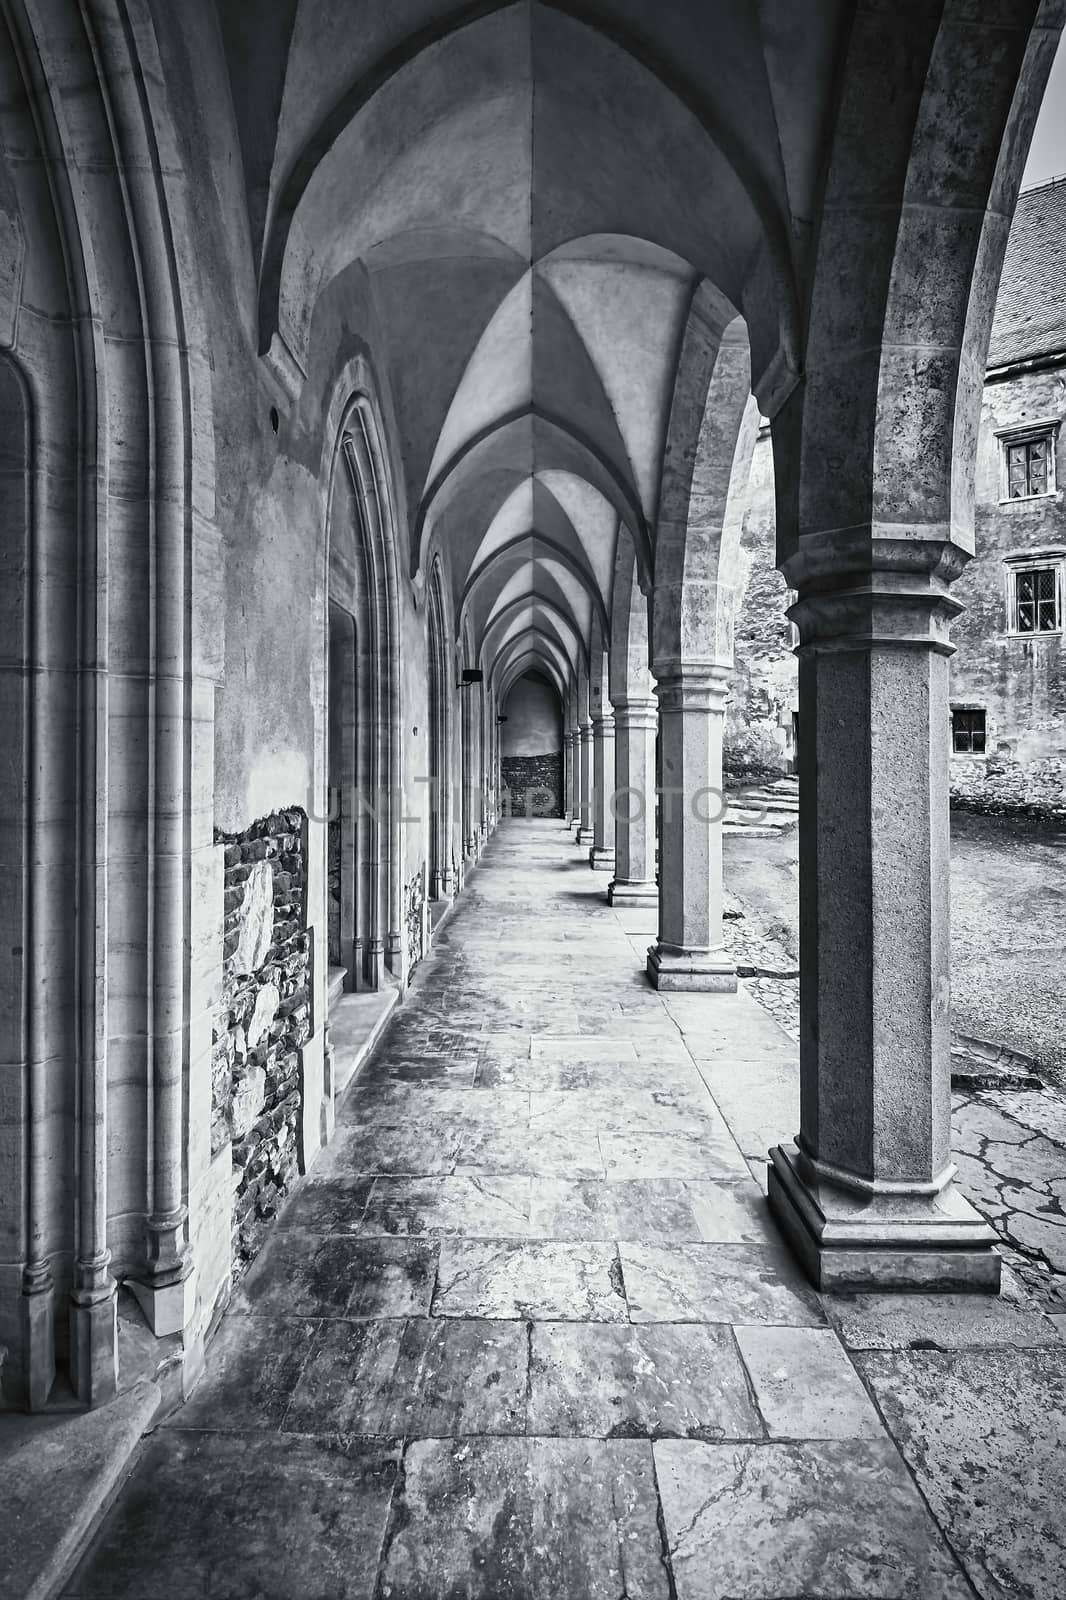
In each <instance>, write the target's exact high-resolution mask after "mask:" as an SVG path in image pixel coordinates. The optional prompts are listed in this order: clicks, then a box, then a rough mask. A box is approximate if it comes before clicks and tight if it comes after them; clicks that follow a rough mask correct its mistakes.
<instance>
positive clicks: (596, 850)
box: [589, 712, 614, 872]
mask: <svg viewBox="0 0 1066 1600" xmlns="http://www.w3.org/2000/svg"><path fill="white" fill-rule="evenodd" d="M613 802H614V717H613V716H611V714H610V712H607V713H605V715H603V716H602V717H594V718H593V720H592V848H591V849H590V851H589V866H590V867H591V868H592V869H593V871H594V872H613V871H614V804H613Z"/></svg>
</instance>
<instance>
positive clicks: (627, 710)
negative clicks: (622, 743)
mask: <svg viewBox="0 0 1066 1600" xmlns="http://www.w3.org/2000/svg"><path fill="white" fill-rule="evenodd" d="M612 704H613V706H614V725H615V728H616V729H620V728H633V729H644V730H645V731H647V732H654V730H655V727H656V724H657V723H658V720H659V702H658V701H657V700H656V699H654V698H650V699H647V700H644V699H641V700H637V699H633V700H630V699H624V700H615V701H613V702H612Z"/></svg>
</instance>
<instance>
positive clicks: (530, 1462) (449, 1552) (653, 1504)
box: [381, 1439, 672, 1600]
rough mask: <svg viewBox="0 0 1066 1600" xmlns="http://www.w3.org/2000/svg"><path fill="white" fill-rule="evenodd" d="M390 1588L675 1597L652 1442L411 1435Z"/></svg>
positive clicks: (489, 1598)
mask: <svg viewBox="0 0 1066 1600" xmlns="http://www.w3.org/2000/svg"><path fill="white" fill-rule="evenodd" d="M381 1594H382V1595H383V1596H395V1597H396V1600H400V1597H402V1600H441V1597H442V1596H444V1595H455V1596H457V1597H458V1596H460V1595H461V1596H462V1597H463V1600H504V1597H505V1596H506V1597H508V1600H511V1597H513V1600H518V1597H520V1596H521V1597H529V1600H533V1597H536V1600H564V1597H565V1600H578V1597H580V1600H619V1597H620V1596H622V1595H624V1596H626V1600H672V1596H671V1588H670V1580H669V1575H668V1573H667V1569H666V1567H665V1565H664V1562H663V1555H662V1545H661V1541H660V1537H659V1526H658V1500H657V1495H656V1487H655V1473H654V1468H653V1463H652V1455H651V1446H650V1445H649V1444H647V1443H646V1442H643V1441H639V1440H631V1439H618V1440H611V1441H609V1442H606V1443H605V1442H603V1441H601V1440H593V1439H464V1440H461V1441H443V1440H425V1441H420V1442H417V1443H414V1444H412V1445H411V1446H410V1447H409V1448H408V1450H407V1451H406V1453H405V1456H404V1478H403V1484H402V1487H401V1489H400V1491H399V1492H398V1494H397V1497H396V1503H395V1505H394V1508H393V1520H392V1525H391V1528H390V1536H389V1542H388V1546H387V1549H386V1553H385V1559H384V1562H383V1567H382V1575H381Z"/></svg>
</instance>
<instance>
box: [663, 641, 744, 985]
mask: <svg viewBox="0 0 1066 1600" xmlns="http://www.w3.org/2000/svg"><path fill="white" fill-rule="evenodd" d="M728 676H729V673H728V668H726V667H721V666H693V667H680V668H678V669H676V671H674V672H673V673H670V674H664V675H663V676H661V677H660V678H659V681H658V682H657V684H656V688H655V692H656V694H657V696H658V699H659V729H660V739H661V741H662V793H661V797H660V812H659V827H660V838H659V937H658V939H657V941H656V943H655V944H654V945H652V946H651V948H650V949H649V951H648V976H649V978H650V979H651V981H652V983H653V984H654V985H655V987H656V988H657V989H702V990H706V989H713V990H726V991H732V990H735V989H736V986H737V975H736V970H735V968H734V966H733V963H732V961H731V960H730V959H729V956H728V955H727V953H726V950H725V945H724V942H723V934H722V817H723V814H724V810H725V807H724V803H723V800H722V724H723V722H724V713H725V696H726V683H727V680H728Z"/></svg>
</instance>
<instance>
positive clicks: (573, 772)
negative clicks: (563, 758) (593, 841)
mask: <svg viewBox="0 0 1066 1600" xmlns="http://www.w3.org/2000/svg"><path fill="white" fill-rule="evenodd" d="M569 743H570V804H569V818H570V820H569V823H568V826H569V827H571V828H580V827H581V729H580V728H572V729H571V730H570V741H569Z"/></svg>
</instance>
